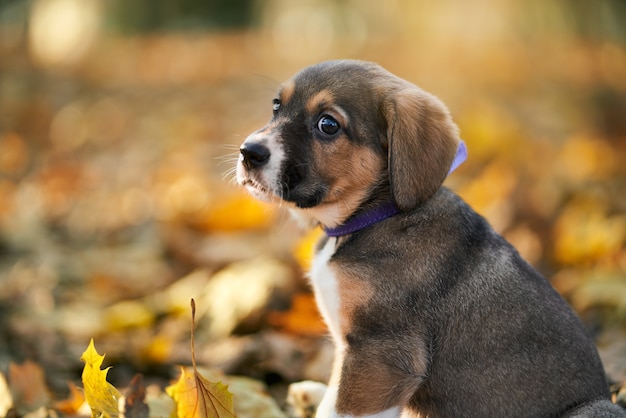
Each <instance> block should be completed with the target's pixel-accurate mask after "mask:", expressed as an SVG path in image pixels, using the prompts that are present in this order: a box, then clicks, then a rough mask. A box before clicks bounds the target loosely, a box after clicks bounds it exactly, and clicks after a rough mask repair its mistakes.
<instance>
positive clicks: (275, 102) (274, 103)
mask: <svg viewBox="0 0 626 418" xmlns="http://www.w3.org/2000/svg"><path fill="white" fill-rule="evenodd" d="M278 109H280V100H278V99H274V100H273V101H272V110H273V111H274V112H277V111H278Z"/></svg>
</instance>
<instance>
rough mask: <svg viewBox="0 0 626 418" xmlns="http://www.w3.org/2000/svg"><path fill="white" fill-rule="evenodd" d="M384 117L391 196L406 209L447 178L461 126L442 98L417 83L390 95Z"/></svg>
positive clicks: (415, 204) (426, 195) (399, 205)
mask: <svg viewBox="0 0 626 418" xmlns="http://www.w3.org/2000/svg"><path fill="white" fill-rule="evenodd" d="M383 117H384V118H385V119H386V123H387V141H388V143H387V145H388V158H389V181H390V183H391V193H392V197H393V199H394V202H395V203H396V206H397V207H398V208H399V209H400V210H402V211H407V210H410V209H413V208H415V207H417V206H418V205H419V204H420V203H423V202H425V201H426V200H428V199H429V198H430V197H432V195H434V194H435V192H436V191H437V189H439V187H440V186H441V184H442V183H443V181H444V180H445V178H446V175H447V174H448V171H449V169H450V166H451V165H452V161H453V160H454V155H455V154H456V149H457V146H458V144H459V134H458V128H457V127H456V125H455V124H454V122H452V118H451V117H450V113H449V112H448V109H447V108H446V106H445V105H444V104H443V103H442V102H441V101H440V100H439V99H437V98H436V97H435V96H433V95H431V94H429V93H427V92H425V91H423V90H420V89H419V88H417V87H415V86H410V87H408V88H403V89H401V90H397V91H396V92H395V94H393V95H391V96H389V97H388V98H387V100H386V102H385V103H383Z"/></svg>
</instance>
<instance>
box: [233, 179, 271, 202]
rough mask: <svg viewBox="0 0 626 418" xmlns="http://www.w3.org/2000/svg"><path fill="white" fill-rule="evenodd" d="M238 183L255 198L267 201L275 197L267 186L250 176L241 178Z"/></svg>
mask: <svg viewBox="0 0 626 418" xmlns="http://www.w3.org/2000/svg"><path fill="white" fill-rule="evenodd" d="M239 184H240V185H242V186H244V187H245V188H246V190H247V191H248V193H250V194H251V195H252V196H253V197H254V198H255V199H258V200H262V201H265V202H269V201H271V200H273V199H274V198H275V197H277V196H276V195H275V193H273V192H272V190H271V189H270V188H269V187H267V186H265V185H264V184H262V183H260V182H258V181H257V180H255V179H253V178H251V177H247V178H245V179H243V180H241V181H240V182H239Z"/></svg>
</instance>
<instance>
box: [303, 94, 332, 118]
mask: <svg viewBox="0 0 626 418" xmlns="http://www.w3.org/2000/svg"><path fill="white" fill-rule="evenodd" d="M332 102H333V95H332V93H331V92H330V91H329V90H322V91H320V92H319V93H317V94H315V95H314V96H313V97H311V98H310V99H309V100H307V102H306V104H305V106H304V108H305V109H306V111H307V113H308V114H310V115H314V114H316V113H318V112H319V111H320V110H321V109H323V108H326V107H329V106H330V104H331V103H332Z"/></svg>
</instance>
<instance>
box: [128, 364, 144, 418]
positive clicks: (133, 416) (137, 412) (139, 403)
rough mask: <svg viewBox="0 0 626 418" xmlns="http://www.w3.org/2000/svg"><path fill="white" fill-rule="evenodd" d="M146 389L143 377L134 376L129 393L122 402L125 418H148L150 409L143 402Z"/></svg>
mask: <svg viewBox="0 0 626 418" xmlns="http://www.w3.org/2000/svg"><path fill="white" fill-rule="evenodd" d="M145 400H146V388H145V387H144V385H143V377H142V376H141V375H140V374H137V375H135V377H133V380H131V382H130V388H129V393H128V395H126V399H125V402H124V417H125V418H148V417H149V416H150V408H149V407H148V405H147V404H146V402H145Z"/></svg>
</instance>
